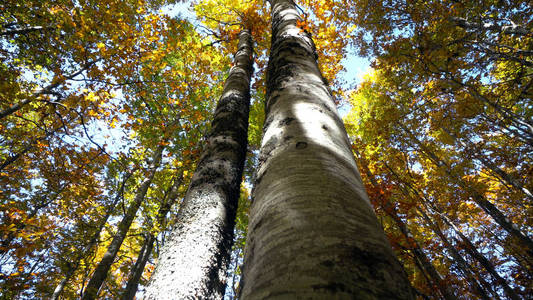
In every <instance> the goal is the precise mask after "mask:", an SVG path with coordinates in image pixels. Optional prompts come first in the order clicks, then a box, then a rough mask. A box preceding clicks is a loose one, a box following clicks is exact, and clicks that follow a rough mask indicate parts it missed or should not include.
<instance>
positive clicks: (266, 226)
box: [240, 0, 413, 300]
mask: <svg viewBox="0 0 533 300" xmlns="http://www.w3.org/2000/svg"><path fill="white" fill-rule="evenodd" d="M271 5H272V46H271V53H270V61H269V66H268V73H267V97H266V101H267V102H266V120H265V125H264V132H263V142H262V146H261V150H260V156H259V163H260V165H259V168H258V169H257V174H256V180H255V187H254V191H253V202H252V206H251V210H250V223H249V228H248V230H249V232H248V236H247V242H246V250H245V259H244V269H243V277H242V280H241V293H240V295H241V299H244V300H248V299H269V298H275V299H412V298H413V295H412V294H411V288H410V285H409V282H408V280H407V277H406V274H405V272H404V270H403V269H402V267H401V265H400V264H399V262H398V261H397V259H396V258H395V257H394V254H393V252H392V249H391V247H390V244H389V242H388V241H387V239H386V237H385V234H384V233H383V230H382V229H381V227H380V225H379V223H378V220H377V218H376V215H375V214H374V211H373V209H372V207H371V205H370V201H369V199H368V196H367V195H366V192H365V190H364V186H363V183H362V181H361V177H360V175H359V171H358V170H357V166H356V164H355V159H354V157H353V154H352V152H351V149H350V148H351V147H350V141H349V140H348V136H347V134H346V131H345V128H344V126H343V123H342V121H341V119H340V118H339V116H338V113H337V109H336V107H335V103H334V101H333V98H332V96H331V94H330V92H329V89H328V87H327V84H326V81H325V80H324V78H323V77H322V75H321V73H320V71H319V69H318V66H317V60H316V59H317V54H316V52H315V46H314V44H313V41H312V39H311V38H310V37H309V35H308V34H307V33H305V32H304V31H303V30H302V29H300V28H298V27H297V25H296V22H297V20H299V16H298V13H297V11H296V8H295V5H294V2H293V1H291V0H272V1H271Z"/></svg>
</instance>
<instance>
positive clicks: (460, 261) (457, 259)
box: [418, 208, 500, 299]
mask: <svg viewBox="0 0 533 300" xmlns="http://www.w3.org/2000/svg"><path fill="white" fill-rule="evenodd" d="M418 212H420V214H421V215H422V218H423V219H424V220H425V221H426V223H427V224H428V225H429V227H431V229H432V230H433V232H435V233H436V234H437V235H438V236H439V238H440V239H441V241H442V243H443V244H444V247H446V249H447V250H448V252H449V253H450V254H451V256H452V258H453V262H454V263H456V264H457V266H458V267H459V270H460V271H461V273H463V275H464V276H465V277H466V278H467V279H468V281H470V284H471V285H472V287H473V288H475V289H476V290H477V291H478V293H479V296H480V299H491V298H490V296H489V295H488V294H487V292H486V291H485V290H484V289H483V288H482V287H481V286H480V285H479V283H478V281H477V279H476V277H475V274H474V273H473V272H472V270H471V268H470V266H469V264H468V263H467V262H466V261H465V260H464V258H463V257H462V256H461V254H460V253H459V251H457V249H455V247H454V246H453V245H452V244H451V243H450V241H448V238H447V237H446V236H445V235H444V233H443V232H442V230H440V227H439V226H438V225H437V224H436V223H434V222H433V221H431V219H430V218H429V216H428V215H427V214H426V213H425V212H424V211H423V210H422V209H420V208H418ZM478 279H479V281H480V282H481V284H483V286H484V287H485V288H486V289H487V290H488V291H490V292H493V290H492V287H491V286H490V285H489V284H488V283H487V282H486V281H485V279H483V277H482V276H481V275H479V276H478ZM493 295H494V298H492V299H500V296H499V295H498V294H495V293H494V294H493Z"/></svg>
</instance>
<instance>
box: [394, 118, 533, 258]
mask: <svg viewBox="0 0 533 300" xmlns="http://www.w3.org/2000/svg"><path fill="white" fill-rule="evenodd" d="M400 127H401V128H402V129H403V131H404V132H405V133H406V134H407V135H408V138H409V139H410V140H411V141H413V142H414V143H415V144H417V145H418V146H419V147H420V151H421V152H422V153H424V154H425V155H427V156H428V157H429V158H430V159H431V160H432V161H433V163H434V164H435V165H436V166H437V167H442V168H444V171H445V172H446V174H448V175H449V176H450V177H451V178H452V179H453V180H455V182H456V183H457V184H458V185H459V186H460V187H461V188H462V189H464V190H465V191H467V192H468V193H469V194H470V197H471V199H472V200H473V201H474V202H475V203H476V204H477V205H478V206H479V207H480V208H481V209H483V210H484V211H485V212H486V213H487V214H488V215H489V216H491V217H492V219H493V220H494V222H496V223H497V224H498V225H500V226H501V227H502V228H503V229H504V230H505V231H507V233H509V235H510V236H511V237H513V238H514V239H516V240H517V241H519V242H521V243H522V244H523V245H524V246H525V247H527V250H526V251H527V255H528V256H529V257H533V241H532V240H531V238H529V236H527V235H526V234H524V233H523V232H522V231H520V229H519V228H518V227H517V226H516V225H515V224H513V223H512V222H511V221H510V220H509V219H508V218H507V217H506V216H505V215H504V214H503V213H502V212H501V211H500V210H499V209H498V208H497V207H496V206H495V205H494V204H492V203H491V202H490V201H488V200H487V199H486V198H485V197H484V196H483V195H482V194H480V193H479V192H478V191H476V190H475V189H473V188H472V187H470V186H469V185H468V184H466V183H465V182H464V180H463V179H462V178H461V177H460V176H458V175H457V174H454V173H453V171H452V169H451V167H450V166H449V165H448V164H447V163H446V162H445V161H444V160H442V159H440V158H439V157H438V156H437V155H436V154H435V153H433V152H432V151H431V150H430V149H429V148H428V147H426V146H425V145H424V144H423V143H422V142H421V141H420V140H419V139H418V138H417V137H416V136H414V135H413V134H412V133H411V132H410V131H409V130H408V129H407V128H405V127H404V126H403V125H401V124H400Z"/></svg>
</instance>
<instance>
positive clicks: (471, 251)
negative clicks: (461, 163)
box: [389, 168, 520, 300]
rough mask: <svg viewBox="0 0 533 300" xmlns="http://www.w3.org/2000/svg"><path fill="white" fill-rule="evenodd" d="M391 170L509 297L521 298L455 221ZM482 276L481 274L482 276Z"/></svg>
mask: <svg viewBox="0 0 533 300" xmlns="http://www.w3.org/2000/svg"><path fill="white" fill-rule="evenodd" d="M389 170H391V172H392V173H393V175H394V176H395V177H396V178H398V180H400V181H402V183H403V184H405V185H406V186H407V187H408V188H409V189H411V190H412V191H413V192H414V193H415V194H417V195H418V197H419V199H421V200H422V205H423V206H424V207H426V210H428V211H429V209H428V208H427V207H428V205H431V206H432V208H431V210H433V211H435V212H436V213H437V214H438V215H439V216H440V217H441V219H442V220H443V221H444V222H445V223H446V224H447V225H448V226H450V227H451V228H452V229H453V230H454V232H455V233H456V234H458V235H459V236H460V237H461V239H462V241H463V243H464V244H465V246H466V247H465V249H466V251H467V252H468V253H469V254H470V255H471V256H472V257H473V258H474V259H476V260H477V261H478V262H479V263H480V264H481V265H482V266H483V267H484V268H485V269H486V270H487V271H488V272H489V273H490V274H491V275H492V276H493V277H494V278H495V279H496V281H497V282H498V284H500V285H501V286H502V287H503V289H504V290H505V292H506V293H507V295H508V297H509V298H510V299H513V300H517V299H520V297H519V296H518V295H517V294H516V293H515V292H514V290H513V289H512V288H511V287H510V286H509V285H508V284H507V282H506V281H505V280H504V279H503V278H502V277H501V276H500V275H499V274H498V272H496V270H495V268H494V266H493V265H492V263H491V262H490V261H489V260H488V259H487V258H486V257H485V256H483V254H481V253H479V251H477V249H476V247H475V246H474V245H473V244H472V242H471V241H470V240H469V239H468V238H467V237H466V236H465V235H464V234H463V233H462V232H461V231H460V230H459V229H458V228H457V227H456V226H455V225H454V224H453V222H452V221H451V220H450V219H449V218H448V217H447V216H446V215H444V214H443V213H442V212H440V211H438V210H437V209H436V207H435V206H433V205H432V204H431V203H430V202H429V201H428V200H427V199H426V198H425V197H424V196H423V195H422V193H420V192H419V191H418V190H417V189H416V188H414V187H413V186H412V185H411V184H410V183H409V182H406V181H404V180H402V179H401V178H400V177H399V175H398V174H396V173H395V172H394V171H393V170H392V169H391V168H389ZM480 278H481V276H480Z"/></svg>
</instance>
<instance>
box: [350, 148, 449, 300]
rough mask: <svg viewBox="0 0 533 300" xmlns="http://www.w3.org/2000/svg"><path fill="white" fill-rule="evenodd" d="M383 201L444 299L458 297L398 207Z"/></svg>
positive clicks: (365, 169)
mask: <svg viewBox="0 0 533 300" xmlns="http://www.w3.org/2000/svg"><path fill="white" fill-rule="evenodd" d="M354 152H355V154H356V155H357V156H358V158H359V162H360V163H361V164H362V167H363V169H364V172H365V174H366V176H367V178H368V180H369V181H370V183H371V184H372V185H373V186H374V187H376V188H380V185H379V183H378V181H377V180H376V178H375V177H374V174H372V172H370V169H369V168H368V164H367V163H366V161H365V160H364V159H363V158H362V157H361V155H360V154H359V152H358V151H357V150H355V149H354ZM383 198H384V197H383ZM381 203H382V206H383V210H384V211H385V213H387V214H388V215H389V216H390V217H391V218H392V219H393V220H394V222H395V223H396V225H397V226H398V228H399V229H400V232H401V233H402V234H403V236H404V237H405V239H406V240H407V241H410V240H411V241H412V243H410V244H412V245H410V246H411V247H412V248H411V249H410V250H411V251H412V253H413V255H414V256H415V263H416V264H417V266H419V268H421V270H423V272H424V273H426V274H428V275H429V276H430V277H431V281H432V282H433V285H434V286H436V287H437V288H438V289H439V291H440V292H441V294H442V296H443V297H444V299H447V300H454V299H457V298H456V297H455V295H454V294H453V292H452V291H450V289H449V288H448V286H446V283H445V282H444V280H443V279H442V277H441V275H440V274H439V272H438V271H437V269H435V267H434V266H433V264H432V263H431V261H430V260H429V258H428V257H427V256H426V254H425V253H424V250H422V248H421V247H420V244H419V243H418V241H416V240H415V239H414V237H413V235H412V234H411V232H410V230H409V228H408V227H407V225H406V224H405V222H403V220H402V219H401V218H400V216H398V213H397V211H396V208H395V207H394V206H393V205H392V203H390V201H389V200H388V199H381ZM428 282H429V281H428Z"/></svg>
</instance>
